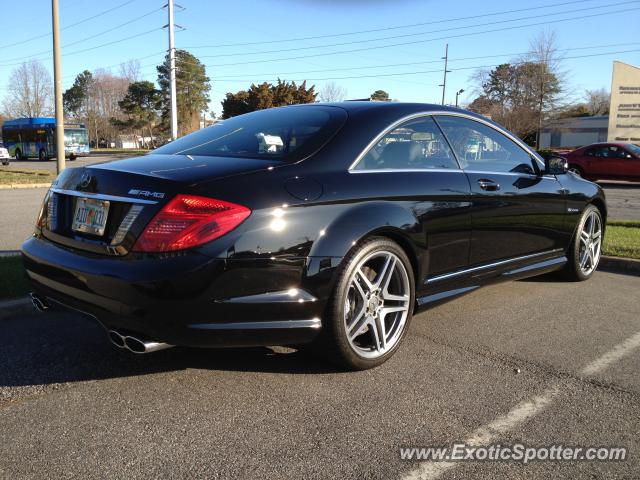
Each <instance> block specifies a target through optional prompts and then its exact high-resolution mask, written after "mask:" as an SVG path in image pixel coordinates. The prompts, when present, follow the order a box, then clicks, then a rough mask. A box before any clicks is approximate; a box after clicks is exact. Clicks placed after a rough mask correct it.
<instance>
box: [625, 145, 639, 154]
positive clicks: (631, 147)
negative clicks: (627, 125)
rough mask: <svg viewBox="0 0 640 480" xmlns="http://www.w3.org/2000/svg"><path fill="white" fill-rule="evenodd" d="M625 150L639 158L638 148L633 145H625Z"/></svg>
mask: <svg viewBox="0 0 640 480" xmlns="http://www.w3.org/2000/svg"><path fill="white" fill-rule="evenodd" d="M627 148H628V149H629V150H631V152H632V153H633V154H635V155H637V156H639V157H640V147H639V146H638V145H634V144H633V143H630V144H629V145H627Z"/></svg>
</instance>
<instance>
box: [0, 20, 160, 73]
mask: <svg viewBox="0 0 640 480" xmlns="http://www.w3.org/2000/svg"><path fill="white" fill-rule="evenodd" d="M162 29H163V27H156V28H152V29H151V30H147V31H145V32H140V33H137V34H134V35H130V36H128V37H124V38H120V39H118V40H113V41H111V42H107V43H102V44H100V45H95V46H93V47H87V48H83V49H81V50H76V51H74V52H67V53H65V54H63V55H62V56H63V57H68V56H71V55H77V54H78V53H85V52H90V51H91V50H96V49H98V48H103V47H107V46H109V45H115V44H116V43H122V42H126V41H127V40H131V39H134V38H138V37H142V36H143V35H148V34H150V33H153V32H156V31H159V30H162ZM18 58H21V59H22V61H20V62H15V63H3V64H1V65H0V66H2V67H9V66H12V65H21V64H22V63H24V61H25V60H29V59H35V60H46V59H48V58H49V57H48V56H47V57H40V58H38V57H17V58H12V59H10V60H17V59H18Z"/></svg>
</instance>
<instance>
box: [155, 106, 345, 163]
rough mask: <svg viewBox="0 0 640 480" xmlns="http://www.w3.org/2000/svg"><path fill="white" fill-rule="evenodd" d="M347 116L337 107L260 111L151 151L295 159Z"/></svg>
mask: <svg viewBox="0 0 640 480" xmlns="http://www.w3.org/2000/svg"><path fill="white" fill-rule="evenodd" d="M346 118H347V113H346V112H345V111H344V110H343V109H341V108H336V107H325V106H302V107H298V106H296V107H283V108H272V109H268V110H260V111H257V112H252V113H247V114H245V115H240V116H238V117H233V118H230V119H228V120H224V121H223V122H221V123H218V124H215V125H213V126H211V127H207V128H204V129H202V130H199V131H197V132H194V133H192V134H191V135H187V136H185V137H182V138H180V139H178V140H176V141H174V142H172V143H170V144H168V145H165V146H163V147H160V148H159V149H157V150H155V151H154V152H153V153H161V154H175V155H204V156H216V157H244V158H258V159H277V160H281V161H285V162H296V161H298V160H302V159H303V158H306V157H308V156H309V155H311V154H313V153H315V152H316V151H318V150H319V149H320V148H321V147H322V146H323V145H324V144H325V143H326V142H327V141H328V140H329V139H330V138H331V137H332V136H333V135H334V134H335V133H336V132H337V131H338V130H339V129H340V127H342V125H343V124H344V122H345V120H346Z"/></svg>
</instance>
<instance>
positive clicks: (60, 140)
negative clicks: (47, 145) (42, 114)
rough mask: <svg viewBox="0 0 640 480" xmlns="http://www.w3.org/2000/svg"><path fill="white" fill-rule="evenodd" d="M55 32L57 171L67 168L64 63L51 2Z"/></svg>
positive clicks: (55, 6) (55, 4) (55, 11)
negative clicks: (63, 89)
mask: <svg viewBox="0 0 640 480" xmlns="http://www.w3.org/2000/svg"><path fill="white" fill-rule="evenodd" d="M51 21H52V28H51V29H52V31H53V78H54V91H55V105H56V171H57V172H58V173H60V172H62V171H63V170H64V168H65V159H64V112H63V110H62V61H61V59H60V15H59V9H58V0H51Z"/></svg>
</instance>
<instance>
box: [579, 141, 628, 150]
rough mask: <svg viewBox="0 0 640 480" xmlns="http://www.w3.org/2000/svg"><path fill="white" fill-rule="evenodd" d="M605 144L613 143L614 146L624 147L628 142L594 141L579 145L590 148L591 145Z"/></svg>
mask: <svg viewBox="0 0 640 480" xmlns="http://www.w3.org/2000/svg"><path fill="white" fill-rule="evenodd" d="M607 145H614V146H616V147H626V146H627V145H629V143H628V142H596V143H590V144H589V145H585V146H584V147H580V148H581V149H582V148H591V147H606V146H607Z"/></svg>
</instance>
